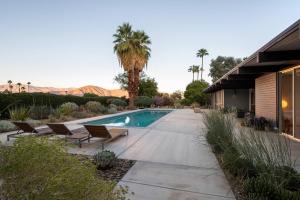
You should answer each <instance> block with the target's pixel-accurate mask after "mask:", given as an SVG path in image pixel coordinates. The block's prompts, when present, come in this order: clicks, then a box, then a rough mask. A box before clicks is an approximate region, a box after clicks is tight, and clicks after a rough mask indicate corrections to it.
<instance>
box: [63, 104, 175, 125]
mask: <svg viewBox="0 0 300 200" xmlns="http://www.w3.org/2000/svg"><path fill="white" fill-rule="evenodd" d="M144 110H154V111H155V110H157V111H170V112H169V113H167V114H165V115H164V116H162V117H160V118H159V119H157V120H155V121H154V122H152V123H151V124H149V125H148V126H145V127H139V126H109V125H105V126H106V127H115V128H116V127H119V128H151V127H153V126H155V125H156V124H157V122H159V121H160V120H161V119H163V118H164V117H166V116H167V115H168V114H170V113H171V112H173V111H174V109H171V108H168V109H166V108H146V109H137V110H132V111H126V112H119V113H115V114H109V115H101V116H97V117H91V118H85V119H79V120H74V121H69V122H70V123H69V124H74V123H76V124H78V125H84V123H87V122H90V121H96V120H102V119H106V118H110V117H117V116H120V115H126V114H129V113H135V112H141V111H144ZM71 122H72V123H71ZM65 124H68V123H65Z"/></svg>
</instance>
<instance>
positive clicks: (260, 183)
mask: <svg viewBox="0 0 300 200" xmlns="http://www.w3.org/2000/svg"><path fill="white" fill-rule="evenodd" d="M275 183H276V180H275V179H274V178H270V177H269V176H259V177H255V178H250V179H247V180H246V181H245V184H244V189H245V192H246V194H247V195H248V199H250V200H252V199H253V200H257V199H262V200H299V199H300V193H299V192H293V191H289V190H286V189H284V188H283V187H281V186H280V185H276V184H275Z"/></svg>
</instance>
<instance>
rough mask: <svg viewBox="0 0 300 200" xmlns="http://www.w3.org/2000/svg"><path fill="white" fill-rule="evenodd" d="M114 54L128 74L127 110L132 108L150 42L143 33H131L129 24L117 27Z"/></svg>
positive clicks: (146, 60)
mask: <svg viewBox="0 0 300 200" xmlns="http://www.w3.org/2000/svg"><path fill="white" fill-rule="evenodd" d="M113 37H114V38H115V40H114V42H113V43H114V52H115V53H116V54H117V57H118V61H119V64H120V66H121V67H122V68H123V69H124V70H125V71H126V72H127V73H128V94H129V108H131V109H132V108H134V99H135V97H136V96H137V93H138V85H139V80H140V72H141V71H142V70H143V68H144V67H146V66H147V63H148V60H149V57H150V48H149V45H150V44H151V41H150V39H149V37H148V36H147V35H146V33H145V32H144V31H133V30H132V27H131V25H130V24H129V23H124V24H123V25H121V26H119V27H118V29H117V31H116V34H114V35H113Z"/></svg>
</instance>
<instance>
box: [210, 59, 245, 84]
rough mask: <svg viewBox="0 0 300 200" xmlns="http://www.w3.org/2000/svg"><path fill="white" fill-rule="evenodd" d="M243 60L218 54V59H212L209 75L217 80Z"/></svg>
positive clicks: (213, 79)
mask: <svg viewBox="0 0 300 200" xmlns="http://www.w3.org/2000/svg"><path fill="white" fill-rule="evenodd" d="M241 62H242V59H240V58H234V57H225V56H218V57H217V58H216V59H212V60H211V63H210V69H209V76H211V77H212V81H213V82H215V81H217V80H218V79H219V78H221V77H222V76H223V75H224V74H226V73H227V72H228V71H230V70H231V69H232V68H234V67H235V66H236V65H238V64H240V63H241Z"/></svg>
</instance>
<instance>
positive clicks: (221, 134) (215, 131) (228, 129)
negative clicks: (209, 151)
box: [204, 110, 234, 153]
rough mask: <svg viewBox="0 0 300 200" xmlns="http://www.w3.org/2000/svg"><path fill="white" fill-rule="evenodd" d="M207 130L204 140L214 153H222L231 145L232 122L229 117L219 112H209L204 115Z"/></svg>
mask: <svg viewBox="0 0 300 200" xmlns="http://www.w3.org/2000/svg"><path fill="white" fill-rule="evenodd" d="M204 124H205V126H206V128H207V134H206V139H207V141H208V143H210V144H211V145H212V147H213V150H214V151H215V152H216V153H223V152H224V151H225V150H226V149H227V148H228V147H231V146H232V145H233V140H234V138H233V129H234V121H233V118H232V117H231V116H230V115H225V114H223V113H222V112H220V111H216V110H214V111H210V112H208V113H206V114H205V115H204Z"/></svg>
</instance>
